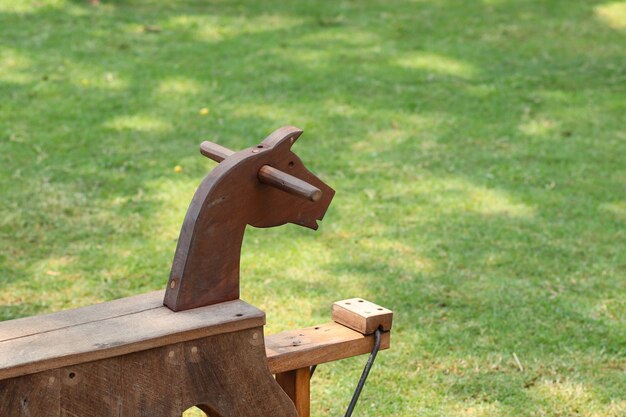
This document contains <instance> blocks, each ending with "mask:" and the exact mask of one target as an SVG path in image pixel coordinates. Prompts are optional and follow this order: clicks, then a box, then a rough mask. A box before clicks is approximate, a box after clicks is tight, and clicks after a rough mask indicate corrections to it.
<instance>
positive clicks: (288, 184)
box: [164, 126, 335, 311]
mask: <svg viewBox="0 0 626 417" xmlns="http://www.w3.org/2000/svg"><path fill="white" fill-rule="evenodd" d="M301 134H302V130H300V129H298V128H295V127H292V126H287V127H283V128H280V129H278V130H276V131H275V132H274V133H272V134H271V135H269V136H268V137H267V138H265V140H263V142H261V144H260V145H258V146H255V147H252V148H248V149H244V150H242V151H239V152H233V151H231V150H229V149H226V148H224V147H221V146H219V145H216V144H213V143H210V142H203V143H202V145H201V152H202V154H203V155H205V156H208V157H210V158H211V159H214V160H216V161H218V162H220V164H219V165H218V166H217V167H216V168H215V169H214V170H213V171H211V172H210V173H209V175H207V176H206V177H205V178H204V180H203V181H202V183H201V184H200V186H199V187H198V189H197V190H196V193H195V195H194V196H193V199H192V201H191V204H190V206H189V209H188V210H187V214H186V216H185V221H184V223H183V227H182V229H181V231H180V237H179V239H178V245H177V247H176V254H175V255H174V262H173V264H172V271H171V273H170V278H169V281H168V285H167V289H166V292H165V300H164V304H165V305H166V306H168V307H169V308H170V309H172V310H174V311H179V310H187V309H190V308H195V307H201V306H206V305H210V304H215V303H220V302H224V301H229V300H235V299H237V298H239V257H240V254H241V244H242V242H243V235H244V231H245V228H246V225H251V226H254V227H274V226H280V225H283V224H285V223H294V224H297V225H300V226H305V227H309V228H311V229H317V227H318V225H317V220H321V219H322V218H323V217H324V214H325V213H326V210H327V209H328V206H329V205H330V202H331V200H332V198H333V196H334V194H335V191H334V190H333V189H332V188H330V187H329V186H328V185H326V184H325V183H323V182H322V181H321V180H320V179H319V178H317V177H316V176H315V175H313V174H312V173H311V172H310V171H308V170H307V169H306V168H305V167H304V165H303V164H302V161H301V160H300V158H298V156H297V155H296V154H295V153H293V152H292V151H291V146H292V145H293V144H294V142H295V141H296V140H297V139H298V137H299V136H300V135H301Z"/></svg>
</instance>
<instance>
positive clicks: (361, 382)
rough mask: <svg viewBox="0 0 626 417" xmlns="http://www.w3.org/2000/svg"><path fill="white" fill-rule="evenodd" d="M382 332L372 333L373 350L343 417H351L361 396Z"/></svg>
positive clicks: (377, 330)
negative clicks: (373, 338)
mask: <svg viewBox="0 0 626 417" xmlns="http://www.w3.org/2000/svg"><path fill="white" fill-rule="evenodd" d="M381 333H382V330H381V329H380V328H378V329H376V333H374V337H375V340H374V348H373V349H372V353H370V357H369V358H368V359H367V363H366V364H365V369H363V373H362V374H361V379H359V383H358V384H357V386H356V389H355V390H354V395H352V400H351V401H350V405H349V406H348V410H346V414H345V417H350V416H352V412H353V411H354V407H355V406H356V402H357V401H358V400H359V395H361V391H362V390H363V386H364V385H365V381H366V380H367V376H368V375H369V373H370V370H371V369H372V365H373V364H374V360H375V359H376V355H377V354H378V350H379V349H380V341H381V337H380V335H381Z"/></svg>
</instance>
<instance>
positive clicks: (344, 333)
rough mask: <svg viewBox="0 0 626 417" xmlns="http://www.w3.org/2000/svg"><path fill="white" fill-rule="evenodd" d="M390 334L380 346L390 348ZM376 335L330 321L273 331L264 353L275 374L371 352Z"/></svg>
mask: <svg viewBox="0 0 626 417" xmlns="http://www.w3.org/2000/svg"><path fill="white" fill-rule="evenodd" d="M389 345H390V333H389V332H384V333H383V334H382V339H381V347H380V348H381V349H388V348H389ZM373 346H374V336H373V335H363V334H361V333H359V332H357V331H355V330H352V329H350V328H348V327H345V326H343V325H341V324H338V323H334V322H331V323H327V324H322V325H319V326H313V327H307V328H304V329H299V330H290V331H286V332H282V333H277V334H273V335H270V336H267V337H266V338H265V353H266V355H267V362H268V365H269V368H270V371H271V372H272V373H274V374H276V373H280V372H286V371H291V370H294V369H299V368H303V367H306V366H311V365H317V364H320V363H325V362H331V361H336V360H339V359H345V358H349V357H352V356H357V355H362V354H365V353H369V352H371V350H372V347H373Z"/></svg>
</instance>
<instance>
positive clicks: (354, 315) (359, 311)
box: [332, 298, 393, 334]
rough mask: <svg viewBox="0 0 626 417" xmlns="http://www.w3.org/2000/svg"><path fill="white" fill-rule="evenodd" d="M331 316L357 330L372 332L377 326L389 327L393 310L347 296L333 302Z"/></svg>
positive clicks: (386, 329) (388, 328) (385, 329)
mask: <svg viewBox="0 0 626 417" xmlns="http://www.w3.org/2000/svg"><path fill="white" fill-rule="evenodd" d="M332 318H333V321H334V322H336V323H339V324H343V325H344V326H346V327H349V328H351V329H353V330H356V331H357V332H360V333H363V334H372V333H374V332H375V331H376V329H378V328H379V327H382V329H383V331H389V330H390V329H391V322H392V319H393V312H392V311H391V310H388V309H386V308H384V307H381V306H379V305H377V304H374V303H372V302H370V301H367V300H364V299H362V298H349V299H347V300H341V301H337V302H336V303H334V304H333V307H332Z"/></svg>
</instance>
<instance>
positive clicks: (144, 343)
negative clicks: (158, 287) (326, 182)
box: [0, 291, 265, 380]
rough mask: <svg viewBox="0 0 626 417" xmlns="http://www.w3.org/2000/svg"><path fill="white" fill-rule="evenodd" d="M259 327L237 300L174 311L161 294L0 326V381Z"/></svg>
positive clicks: (255, 312) (259, 318)
mask: <svg viewBox="0 0 626 417" xmlns="http://www.w3.org/2000/svg"><path fill="white" fill-rule="evenodd" d="M263 324H265V313H263V312H262V311H261V310H259V309H257V308H256V307H253V306H251V305H249V304H247V303H246V302H244V301H242V300H235V301H230V302H225V303H221V304H216V305H213V306H208V307H201V308H197V309H193V310H188V311H184V312H179V313H174V312H172V311H171V310H170V309H168V308H167V307H164V306H163V291H155V292H152V293H148V294H143V295H140V296H137V297H130V298H125V299H121V300H116V301H111V302H108V303H102V304H96V305H93V306H88V307H83V308H79V309H75V310H67V311H61V312H58V313H52V314H48V315H44V316H35V317H28V318H24V319H19V320H12V321H7V322H0V380H1V379H6V378H11V377H14V376H21V375H24V374H27V373H34V372H40V371H45V370H48V369H55V368H59V367H64V366H69V365H75V364H79V363H83V362H90V361H94V360H98V359H105V358H110V357H114V356H119V355H123V354H127V353H132V352H137V351H141V350H146V349H150V348H154V347H159V346H165V345H168V344H174V343H178V342H184V341H188V340H193V339H199V338H202V337H206V336H211V335H215V334H221V333H228V332H234V331H239V330H244V329H247V328H251V327H257V326H262V325H263Z"/></svg>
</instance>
